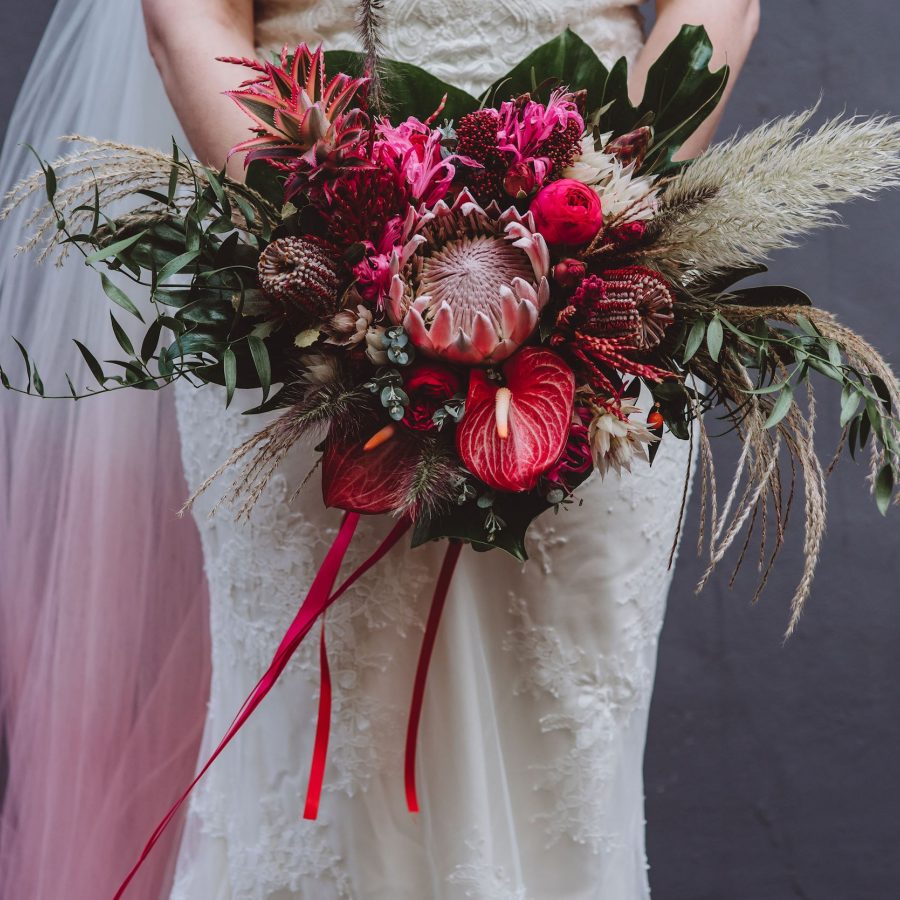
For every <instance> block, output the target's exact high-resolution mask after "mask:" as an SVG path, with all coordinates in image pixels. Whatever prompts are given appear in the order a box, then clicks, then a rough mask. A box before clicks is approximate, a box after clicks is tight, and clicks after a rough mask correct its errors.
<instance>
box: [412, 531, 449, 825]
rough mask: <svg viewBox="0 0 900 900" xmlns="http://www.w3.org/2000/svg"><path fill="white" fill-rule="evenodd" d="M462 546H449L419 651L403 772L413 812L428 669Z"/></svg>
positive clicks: (416, 803)
mask: <svg viewBox="0 0 900 900" xmlns="http://www.w3.org/2000/svg"><path fill="white" fill-rule="evenodd" d="M462 546H463V545H462V542H461V541H454V540H451V541H450V543H449V544H448V546H447V552H446V553H445V554H444V563H443V565H442V566H441V573H440V575H438V580H437V584H436V585H435V588H434V596H433V597H432V598H431V609H430V610H429V612H428V622H427V623H426V625H425V637H424V638H423V639H422V649H421V651H420V652H419V664H418V666H417V668H416V681H415V684H414V685H413V695H412V703H411V704H410V708H409V723H408V725H407V728H406V762H405V765H404V770H403V771H404V779H405V782H406V806H407V808H408V809H409V811H410V812H418V811H419V798H418V796H417V794H416V744H417V743H418V741H417V738H418V734H419V719H420V718H421V717H422V702H423V700H424V698H425V682H426V680H427V679H428V666H429V664H430V663H431V653H432V651H433V650H434V641H435V638H436V637H437V631H438V625H440V623H441V613H442V612H443V609H444V603H445V602H446V600H447V592H448V591H449V590H450V581H451V579H452V578H453V572H454V570H455V569H456V562H457V560H458V559H459V553H460V551H461V550H462Z"/></svg>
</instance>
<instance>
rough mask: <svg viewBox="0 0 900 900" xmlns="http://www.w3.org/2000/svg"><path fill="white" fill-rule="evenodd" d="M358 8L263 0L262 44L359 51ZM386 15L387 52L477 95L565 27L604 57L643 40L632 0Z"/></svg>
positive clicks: (475, 1)
mask: <svg viewBox="0 0 900 900" xmlns="http://www.w3.org/2000/svg"><path fill="white" fill-rule="evenodd" d="M353 6H354V4H353V3H352V0H257V2H256V11H257V34H256V38H257V42H258V43H259V45H260V46H262V47H267V48H280V47H281V45H282V44H284V43H288V44H291V43H298V42H300V41H306V42H307V43H312V44H316V43H319V42H322V43H324V44H325V46H326V47H327V48H328V49H348V50H356V49H358V43H357V39H356V35H355V29H354V25H353V21H352V17H351V15H350V10H351V8H352V7H353ZM384 21H385V22H386V27H385V29H384V35H383V37H384V48H385V56H387V57H388V58H390V59H398V60H403V61H404V62H410V63H415V64H416V65H417V66H421V67H422V68H424V69H427V70H428V71H429V72H431V73H432V74H434V75H437V76H438V77H439V78H442V79H444V80H445V81H447V82H449V83H450V84H455V85H457V86H458V87H461V88H463V89H465V90H467V91H469V92H470V93H472V94H475V95H477V94H479V93H480V92H481V91H483V90H484V89H485V88H486V87H487V86H488V85H489V84H490V83H491V82H492V81H493V80H494V79H495V78H497V77H498V76H499V75H502V74H503V73H504V72H507V71H509V70H510V69H511V68H512V67H513V66H514V65H515V64H516V63H517V62H519V60H521V59H522V58H523V57H524V56H525V55H526V54H527V53H529V52H530V51H532V50H534V49H535V48H536V47H538V46H540V45H541V44H543V43H544V42H545V41H548V40H550V39H551V38H553V37H555V36H556V35H557V34H559V33H560V32H561V31H562V30H563V29H564V28H566V27H569V28H571V29H572V30H573V31H575V32H577V33H578V35H579V36H580V37H582V38H584V40H585V41H587V42H588V43H589V44H590V45H591V46H592V47H593V48H594V50H595V51H596V53H597V55H598V56H599V57H600V58H601V59H603V60H604V61H606V62H613V61H615V60H616V59H618V58H619V57H620V56H622V55H623V54H624V55H625V56H628V57H629V58H630V57H633V55H634V54H635V53H636V52H637V50H638V49H639V48H640V46H641V42H642V40H643V37H642V30H641V19H640V16H639V14H638V12H637V10H636V9H635V5H634V3H631V2H628V0H587V2H586V0H528V2H522V0H489V2H485V0H452V2H447V0H388V2H387V3H385V10H384Z"/></svg>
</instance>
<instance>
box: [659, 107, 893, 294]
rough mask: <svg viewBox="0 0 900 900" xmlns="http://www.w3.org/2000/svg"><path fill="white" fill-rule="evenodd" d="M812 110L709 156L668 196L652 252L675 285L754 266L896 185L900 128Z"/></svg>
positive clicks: (669, 187)
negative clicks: (696, 275) (814, 125)
mask: <svg viewBox="0 0 900 900" xmlns="http://www.w3.org/2000/svg"><path fill="white" fill-rule="evenodd" d="M815 111H816V108H813V109H810V110H807V111H805V112H803V113H800V114H798V115H795V116H788V117H786V118H783V119H778V120H776V121H774V122H770V123H768V124H766V125H763V126H761V127H760V128H757V129H756V130H755V131H752V132H750V133H749V134H747V135H745V136H744V137H735V138H733V139H731V140H729V141H726V142H724V143H721V144H718V145H716V146H714V147H711V148H710V149H709V150H707V151H706V152H705V153H703V154H702V155H701V156H699V157H698V158H697V159H696V160H694V161H693V162H692V163H691V165H689V166H687V167H686V168H685V169H684V170H683V171H682V172H681V173H680V174H679V175H677V176H676V177H674V178H673V179H671V180H670V181H669V182H668V183H667V184H666V185H665V187H664V190H663V192H662V195H661V198H660V215H659V219H658V222H657V223H655V224H654V229H655V231H654V233H655V236H656V239H657V240H656V244H655V245H654V246H653V247H651V248H650V249H649V250H648V251H647V253H648V255H649V256H650V257H651V258H655V259H656V261H657V264H658V265H659V266H660V267H661V268H662V269H664V270H665V271H666V272H667V273H668V274H669V275H670V276H672V277H674V278H676V279H678V280H682V279H681V278H680V277H679V275H680V274H683V273H684V272H685V271H687V272H688V273H689V274H688V277H690V272H691V271H692V270H696V271H699V272H702V273H705V274H716V273H723V272H727V271H729V270H731V269H735V268H741V267H745V266H750V265H754V264H757V263H758V262H759V261H760V260H762V259H764V258H766V257H767V256H768V255H769V254H770V253H772V252H773V251H775V250H778V249H781V248H784V247H791V246H795V244H796V240H797V238H798V237H799V236H800V235H802V234H805V233H807V232H809V231H812V230H813V229H816V228H819V227H822V226H825V225H833V224H835V223H836V222H837V221H839V217H838V215H837V213H836V212H835V211H834V210H833V209H832V207H833V206H834V205H836V204H839V203H845V202H847V201H849V200H852V199H855V198H869V197H871V196H872V195H873V194H875V193H876V192H877V191H880V190H882V189H884V188H888V187H893V186H896V185H898V184H900V121H897V120H892V119H889V118H886V117H879V118H872V119H856V118H840V117H837V118H833V119H830V120H828V121H827V122H825V123H824V124H823V125H822V126H821V127H820V128H819V129H818V130H817V131H814V132H812V133H809V132H805V131H804V128H805V126H806V125H807V124H808V123H809V121H810V119H811V118H812V116H813V115H814V113H815Z"/></svg>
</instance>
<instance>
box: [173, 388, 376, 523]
mask: <svg viewBox="0 0 900 900" xmlns="http://www.w3.org/2000/svg"><path fill="white" fill-rule="evenodd" d="M370 400H371V394H370V393H369V392H368V391H366V390H364V389H362V388H361V387H359V386H356V385H351V384H349V383H348V382H346V381H345V380H343V379H336V380H334V381H331V382H328V383H327V384H323V385H317V386H316V387H314V388H312V389H308V390H307V391H306V392H305V393H304V394H303V396H302V397H301V398H300V399H299V400H298V401H297V402H296V403H294V404H293V405H291V406H289V407H288V408H287V410H286V411H285V412H284V413H282V414H281V415H280V416H279V417H278V418H277V419H275V420H274V421H273V422H271V423H270V424H268V425H266V426H265V427H264V428H262V429H261V430H260V431H258V432H256V434H253V435H251V436H250V437H249V438H248V439H247V440H246V441H244V443H243V444H241V445H240V446H239V447H238V448H237V449H236V450H235V451H234V452H233V453H232V454H231V455H230V456H229V457H228V459H226V460H225V462H223V463H222V465H221V466H219V468H218V469H216V471H215V472H213V473H212V474H211V475H210V476H209V477H208V478H207V479H206V480H205V481H204V482H203V484H201V485H200V487H198V488H197V490H196V491H194V493H193V494H192V495H191V497H190V498H189V499H188V501H187V503H185V505H184V507H183V508H182V510H181V512H182V513H185V512H187V511H188V510H189V509H190V508H191V507H192V506H193V505H194V503H195V502H196V500H197V498H198V497H200V496H201V494H204V493H206V491H207V490H209V488H210V487H211V486H212V484H213V483H214V482H215V481H217V480H218V479H219V478H220V477H221V476H222V475H223V474H225V472H227V471H228V470H229V469H231V468H233V467H234V466H238V465H239V464H243V465H242V467H241V468H240V470H239V471H238V473H237V474H236V476H235V478H234V481H233V482H232V485H231V487H230V488H229V490H228V491H227V492H226V493H225V494H224V495H223V496H222V497H221V498H220V499H219V500H218V501H217V502H216V504H215V506H213V508H212V510H211V511H210V515H211V516H212V515H214V514H215V513H216V512H217V511H218V509H219V508H220V507H221V506H222V505H223V504H228V505H232V504H236V503H237V502H238V501H241V504H240V506H239V507H238V508H237V511H236V514H235V518H237V519H246V518H247V517H248V516H249V515H250V513H251V512H252V511H253V507H254V506H255V505H256V502H257V501H258V500H259V498H260V497H261V496H262V493H263V491H264V490H265V488H266V485H268V483H269V481H270V480H271V478H272V476H273V475H274V474H275V472H276V471H277V469H278V467H279V466H280V465H281V463H282V462H283V461H284V458H285V456H287V454H288V452H289V451H290V449H291V448H292V447H293V446H294V445H295V444H297V443H298V442H299V441H300V440H302V439H303V438H305V437H307V436H308V435H309V434H310V433H312V432H315V431H324V429H325V428H326V427H335V428H338V429H341V430H342V431H344V432H348V433H350V432H353V431H354V430H358V428H359V415H358V413H359V410H360V408H361V407H363V408H364V407H365V406H366V405H367V403H368V402H369V401H370ZM304 483H305V482H304ZM302 486H303V485H300V486H299V487H298V488H297V490H298V491H299V490H300V488H301V487H302Z"/></svg>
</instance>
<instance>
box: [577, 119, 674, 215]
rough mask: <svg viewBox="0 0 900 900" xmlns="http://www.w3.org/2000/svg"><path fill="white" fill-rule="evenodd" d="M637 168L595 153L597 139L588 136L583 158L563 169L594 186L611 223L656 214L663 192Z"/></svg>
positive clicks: (584, 143) (582, 145)
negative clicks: (636, 172) (658, 199)
mask: <svg viewBox="0 0 900 900" xmlns="http://www.w3.org/2000/svg"><path fill="white" fill-rule="evenodd" d="M604 142H605V137H604ZM634 169H635V166H634V163H630V164H629V165H627V166H623V165H622V163H621V161H620V160H619V159H617V158H616V157H615V156H611V155H610V154H609V153H604V152H603V151H602V150H595V149H594V139H593V137H591V136H590V135H587V136H586V137H583V138H582V139H581V156H579V157H578V159H577V160H576V161H575V162H574V163H572V165H571V166H569V167H568V168H566V169H564V170H563V173H562V177H563V178H574V179H575V180H576V181H580V182H582V184H586V185H588V186H589V187H592V188H593V189H594V190H595V191H596V192H597V194H598V196H599V197H600V204H601V206H602V207H603V216H604V218H605V219H606V221H607V222H615V221H616V220H617V219H619V218H620V217H624V220H623V221H627V222H639V221H644V220H646V219H652V218H653V216H654V215H655V213H656V208H657V194H658V193H659V191H658V190H657V189H656V188H655V187H654V183H655V179H654V178H651V177H648V176H646V175H636V174H635V172H634ZM619 224H622V223H619Z"/></svg>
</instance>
